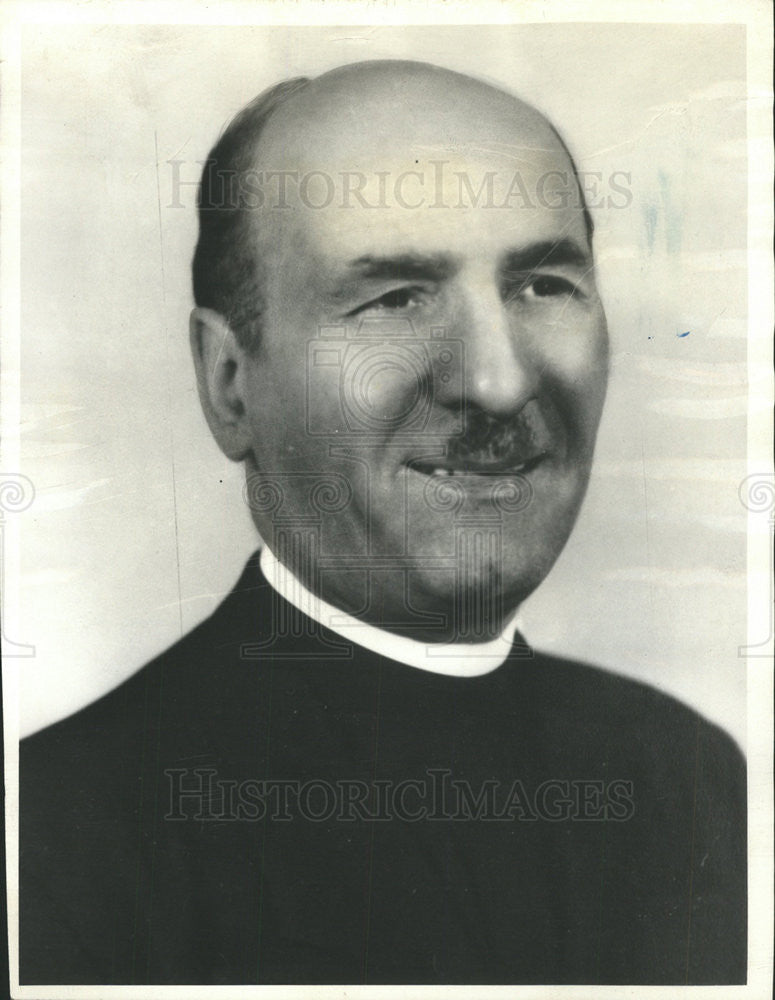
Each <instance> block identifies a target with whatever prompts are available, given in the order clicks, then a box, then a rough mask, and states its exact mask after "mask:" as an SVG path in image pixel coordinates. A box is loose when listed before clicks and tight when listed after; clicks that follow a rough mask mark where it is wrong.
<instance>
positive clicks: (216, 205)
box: [192, 76, 594, 350]
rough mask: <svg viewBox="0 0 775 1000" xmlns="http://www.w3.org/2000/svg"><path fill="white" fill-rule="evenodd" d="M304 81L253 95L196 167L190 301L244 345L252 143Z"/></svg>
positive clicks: (253, 305) (252, 295)
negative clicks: (196, 225)
mask: <svg viewBox="0 0 775 1000" xmlns="http://www.w3.org/2000/svg"><path fill="white" fill-rule="evenodd" d="M310 83H311V79H310V78H309V77H305V76H301V77H295V78H294V79H292V80H284V81H283V82H282V83H278V84H276V85H275V86H274V87H270V88H269V90H265V91H264V92H263V93H261V94H259V95H258V97H256V98H255V99H254V100H253V101H251V102H250V104H248V105H247V106H246V107H244V108H243V109H242V110H241V111H240V112H239V113H238V114H237V115H236V116H235V117H234V118H233V119H232V121H231V122H230V123H229V125H228V126H227V127H226V129H225V130H224V132H223V134H222V135H221V137H220V139H219V140H218V142H217V143H216V144H215V146H214V147H213V149H212V151H211V152H210V155H209V156H208V158H207V161H206V162H205V166H204V169H203V171H202V179H201V182H200V185H199V197H198V203H197V204H198V208H199V239H198V241H197V245H196V250H195V252H194V260H193V264H192V272H193V283H194V301H195V302H196V304H197V305H198V306H202V307H205V308H209V309H213V310H214V311H215V312H218V313H220V314H221V315H222V316H223V317H224V318H225V319H226V321H227V322H228V323H229V325H230V327H231V329H232V330H233V331H234V335H235V336H236V338H237V341H238V343H239V344H240V346H241V347H243V348H244V349H246V350H255V349H256V348H257V347H258V344H259V339H260V332H261V319H262V316H263V312H264V301H263V287H262V286H263V271H262V269H261V262H260V261H258V260H257V259H256V254H255V250H254V246H255V234H253V233H251V229H250V217H249V213H248V211H247V210H246V205H245V196H246V194H248V193H249V191H250V185H249V183H248V174H249V173H250V172H251V171H252V170H254V169H255V152H256V144H257V142H258V140H259V137H260V135H261V132H262V131H263V129H264V126H265V125H266V123H267V122H268V121H269V119H270V118H271V117H272V115H273V114H274V113H275V111H277V109H278V108H280V107H282V105H283V104H285V102H286V101H287V100H288V99H289V98H290V97H292V96H293V95H294V94H296V93H298V92H299V91H301V90H304V89H305V88H306V87H307V86H308V85H309V84H310ZM550 127H551V128H552V131H553V132H554V134H555V135H556V136H557V139H558V141H559V143H560V145H561V146H562V148H563V150H564V151H565V153H566V154H567V156H568V159H569V160H570V163H571V167H572V169H573V174H574V177H575V178H576V183H577V186H578V189H579V198H580V201H581V206H582V209H583V212H584V222H585V224H586V229H587V236H588V238H589V241H590V243H591V242H592V233H593V231H594V226H593V223H592V217H591V216H590V214H589V210H588V208H587V204H586V200H585V198H584V191H583V189H582V187H581V184H580V183H579V179H578V171H577V169H576V164H575V163H574V160H573V157H572V156H571V154H570V151H569V149H568V147H567V146H566V144H565V142H564V140H563V138H562V136H561V135H560V134H559V132H557V130H556V129H555V128H554V126H552V125H551V123H550Z"/></svg>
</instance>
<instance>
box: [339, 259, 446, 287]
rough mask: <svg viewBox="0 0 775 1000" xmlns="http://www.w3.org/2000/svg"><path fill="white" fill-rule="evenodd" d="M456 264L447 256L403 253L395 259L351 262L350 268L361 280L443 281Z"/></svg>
mask: <svg viewBox="0 0 775 1000" xmlns="http://www.w3.org/2000/svg"><path fill="white" fill-rule="evenodd" d="M455 266H456V265H455V263H454V261H453V259H452V257H450V256H449V255H447V254H418V253H402V254H397V255H396V256H393V257H373V256H371V255H367V256H365V257H358V258H357V260H353V261H350V264H349V268H350V269H351V270H353V271H356V272H357V273H358V276H359V277H361V278H375V279H377V280H388V279H390V280H397V281H407V280H412V279H418V278H423V279H425V280H428V281H442V280H443V279H444V278H447V277H449V275H450V274H452V272H453V271H454V270H455Z"/></svg>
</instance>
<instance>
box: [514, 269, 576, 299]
mask: <svg viewBox="0 0 775 1000" xmlns="http://www.w3.org/2000/svg"><path fill="white" fill-rule="evenodd" d="M575 291H576V287H575V285H573V284H571V282H570V281H566V280H565V278H556V277H552V276H551V275H543V276H541V277H539V278H533V279H532V280H531V281H528V282H526V283H525V284H524V285H523V286H522V288H521V289H520V294H522V295H524V296H525V297H526V298H528V299H548V298H556V297H558V296H568V295H573V293H574V292H575Z"/></svg>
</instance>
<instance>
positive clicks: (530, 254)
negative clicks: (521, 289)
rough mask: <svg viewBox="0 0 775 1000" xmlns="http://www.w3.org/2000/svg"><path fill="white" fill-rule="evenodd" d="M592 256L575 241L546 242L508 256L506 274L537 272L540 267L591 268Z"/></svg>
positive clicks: (515, 251)
mask: <svg viewBox="0 0 775 1000" xmlns="http://www.w3.org/2000/svg"><path fill="white" fill-rule="evenodd" d="M591 259H592V258H591V254H590V253H589V252H588V251H587V250H585V249H584V248H583V247H582V246H580V245H579V244H578V243H577V242H576V241H575V240H571V239H562V240H544V241H542V242H539V243H531V244H530V245H529V246H526V247H523V248H521V249H519V250H511V251H509V253H507V254H506V258H505V262H504V268H503V270H504V271H505V272H507V273H508V272H512V271H517V272H520V271H535V270H537V269H538V268H540V267H559V266H562V265H566V266H571V267H589V265H590V263H591Z"/></svg>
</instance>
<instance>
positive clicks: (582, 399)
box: [533, 306, 608, 412]
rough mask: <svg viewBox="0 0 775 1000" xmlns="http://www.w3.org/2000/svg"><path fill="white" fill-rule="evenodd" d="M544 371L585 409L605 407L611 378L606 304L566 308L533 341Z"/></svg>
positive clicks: (539, 362)
mask: <svg viewBox="0 0 775 1000" xmlns="http://www.w3.org/2000/svg"><path fill="white" fill-rule="evenodd" d="M533 347H534V350H535V352H536V360H537V362H538V364H539V366H540V370H541V371H542V372H544V373H545V374H546V375H547V376H548V377H549V378H551V380H552V382H553V383H554V384H555V385H556V386H558V387H561V388H564V389H565V390H566V391H567V392H569V393H571V394H572V395H573V396H574V397H575V398H576V399H577V402H578V404H579V405H582V406H583V409H585V410H590V411H592V412H594V411H597V410H599V409H600V408H601V407H602V403H603V399H604V398H605V390H606V384H607V381H608V330H607V327H606V321H605V315H604V313H603V310H602V307H601V306H598V307H596V308H594V309H593V310H587V309H570V308H568V309H565V310H564V311H563V312H562V313H561V314H560V315H558V317H557V318H556V319H554V320H553V321H552V322H550V323H547V324H545V325H544V327H543V329H542V330H541V331H540V332H539V335H538V336H537V337H536V338H535V339H534V341H533Z"/></svg>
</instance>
